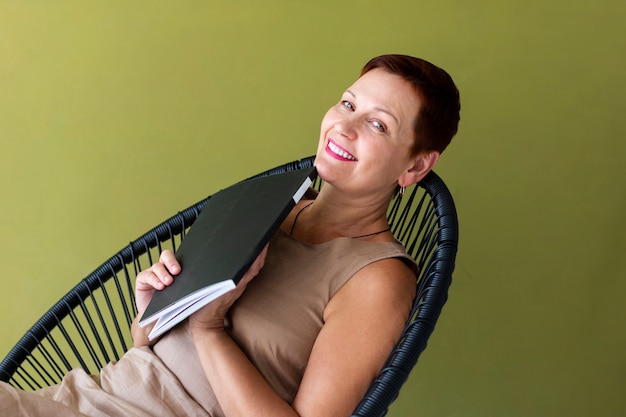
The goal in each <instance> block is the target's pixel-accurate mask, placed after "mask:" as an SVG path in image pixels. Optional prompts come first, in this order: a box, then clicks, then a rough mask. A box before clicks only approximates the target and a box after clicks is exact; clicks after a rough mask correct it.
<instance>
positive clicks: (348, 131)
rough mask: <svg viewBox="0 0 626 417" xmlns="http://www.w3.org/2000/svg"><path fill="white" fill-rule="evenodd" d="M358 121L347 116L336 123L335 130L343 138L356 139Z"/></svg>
mask: <svg viewBox="0 0 626 417" xmlns="http://www.w3.org/2000/svg"><path fill="white" fill-rule="evenodd" d="M356 126H357V120H356V118H355V117H352V116H346V117H342V118H341V119H339V120H337V121H336V122H335V130H336V131H337V133H339V134H340V135H341V136H343V137H345V138H347V139H356V137H357V129H356Z"/></svg>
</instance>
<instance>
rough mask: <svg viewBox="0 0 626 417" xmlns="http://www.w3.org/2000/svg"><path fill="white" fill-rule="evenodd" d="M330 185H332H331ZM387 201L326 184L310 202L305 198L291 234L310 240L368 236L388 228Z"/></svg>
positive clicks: (312, 241) (323, 240) (317, 241)
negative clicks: (332, 189)
mask: <svg viewBox="0 0 626 417" xmlns="http://www.w3.org/2000/svg"><path fill="white" fill-rule="evenodd" d="M329 188H330V187H329ZM388 205H389V202H388V201H386V200H385V201H379V202H376V201H375V200H374V199H372V198H363V199H360V201H359V199H354V198H350V197H349V196H348V197H345V196H343V195H338V193H332V192H330V190H329V189H327V188H326V185H325V186H324V187H323V189H322V191H321V192H320V194H319V195H318V196H317V198H316V199H315V200H314V202H313V203H312V204H311V202H303V203H302V204H301V205H300V206H299V208H298V210H297V211H296V213H297V218H295V217H296V216H294V218H293V220H292V230H291V231H292V235H294V236H295V237H299V238H300V239H303V240H306V241H308V242H310V243H320V242H325V241H328V240H331V239H334V238H337V237H353V238H366V237H370V236H375V235H380V234H382V233H383V232H386V231H387V230H388V227H389V226H388V224H387V217H386V216H387V207H388Z"/></svg>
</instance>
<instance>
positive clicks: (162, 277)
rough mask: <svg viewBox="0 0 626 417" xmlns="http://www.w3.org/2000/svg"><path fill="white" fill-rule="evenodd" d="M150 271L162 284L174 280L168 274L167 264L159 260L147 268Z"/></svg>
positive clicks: (167, 283)
mask: <svg viewBox="0 0 626 417" xmlns="http://www.w3.org/2000/svg"><path fill="white" fill-rule="evenodd" d="M148 270H149V271H152V273H153V274H154V275H155V276H156V277H157V278H158V279H159V281H161V282H162V283H163V284H164V285H170V284H171V283H172V282H174V278H173V277H172V275H171V274H170V271H169V270H168V268H167V266H166V265H165V264H163V263H161V262H157V263H155V264H154V265H152V266H151V267H150V268H149V269H148Z"/></svg>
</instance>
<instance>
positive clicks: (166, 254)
mask: <svg viewBox="0 0 626 417" xmlns="http://www.w3.org/2000/svg"><path fill="white" fill-rule="evenodd" d="M268 246H269V244H267V245H265V248H264V249H263V250H262V251H261V253H260V254H259V256H257V258H256V259H255V261H254V262H253V263H252V265H251V266H250V268H249V269H248V271H247V272H246V273H245V274H244V276H243V277H242V278H241V280H240V281H239V282H238V283H237V286H236V287H235V288H234V289H232V290H230V291H229V292H227V293H226V294H223V295H221V296H220V297H218V298H216V299H215V300H213V301H212V302H211V303H209V304H207V305H206V306H205V307H203V308H202V309H200V310H199V311H197V312H195V313H194V314H192V315H191V316H190V318H189V322H190V325H191V326H192V327H201V328H214V329H215V328H223V327H224V318H225V317H226V313H227V312H228V310H229V309H230V307H231V306H232V305H233V304H234V303H235V301H237V299H238V298H239V297H241V294H243V292H244V291H245V289H246V287H247V285H248V283H250V281H252V279H253V278H254V277H256V276H257V275H258V274H259V272H260V271H261V268H263V265H264V264H265V257H266V255H267V248H268ZM180 272H181V267H180V264H179V262H178V260H177V259H176V256H175V255H174V253H173V252H172V251H171V250H169V249H166V250H164V251H163V252H162V253H161V256H160V257H159V261H158V262H157V263H155V264H154V265H152V266H151V267H150V268H148V269H145V270H143V271H141V272H140V273H139V274H138V275H137V281H136V283H135V302H136V305H137V311H138V315H139V316H141V315H142V314H143V313H144V311H145V310H146V307H147V306H148V304H149V303H150V300H151V299H152V296H153V295H154V293H155V291H156V290H162V289H164V288H165V287H167V286H169V285H171V284H173V283H174V280H175V277H176V275H178V274H179V273H180Z"/></svg>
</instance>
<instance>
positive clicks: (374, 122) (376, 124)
mask: <svg viewBox="0 0 626 417" xmlns="http://www.w3.org/2000/svg"><path fill="white" fill-rule="evenodd" d="M372 126H374V129H376V130H378V131H379V132H382V133H384V132H386V131H387V126H385V125H384V124H383V123H382V122H381V121H380V120H372Z"/></svg>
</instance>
